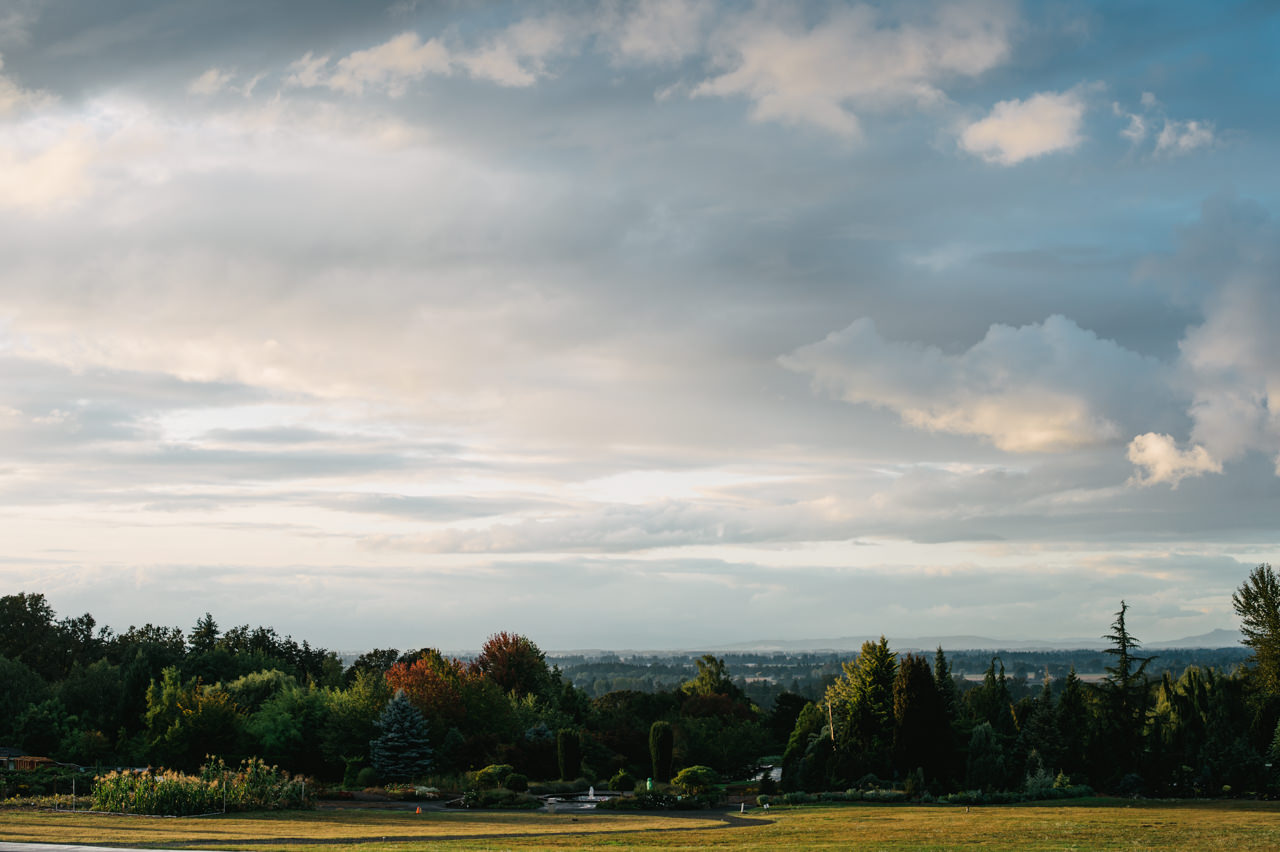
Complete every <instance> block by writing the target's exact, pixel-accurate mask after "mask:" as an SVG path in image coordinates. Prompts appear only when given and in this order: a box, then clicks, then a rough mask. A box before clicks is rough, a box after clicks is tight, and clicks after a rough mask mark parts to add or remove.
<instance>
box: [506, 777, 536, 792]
mask: <svg viewBox="0 0 1280 852" xmlns="http://www.w3.org/2000/svg"><path fill="white" fill-rule="evenodd" d="M502 786H504V787H506V788H507V789H508V790H511V791H512V792H514V793H523V792H525V791H526V790H528V789H529V779H528V778H527V777H526V776H524V775H521V774H520V773H519V772H512V773H511V774H510V775H508V776H507V780H506V781H505V782H503V785H502Z"/></svg>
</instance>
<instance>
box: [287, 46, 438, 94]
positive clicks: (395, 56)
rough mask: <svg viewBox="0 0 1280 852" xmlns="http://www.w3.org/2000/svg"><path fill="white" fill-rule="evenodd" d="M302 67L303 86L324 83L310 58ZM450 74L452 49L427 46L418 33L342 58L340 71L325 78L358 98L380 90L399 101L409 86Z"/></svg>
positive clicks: (305, 58) (302, 60) (300, 75)
mask: <svg viewBox="0 0 1280 852" xmlns="http://www.w3.org/2000/svg"><path fill="white" fill-rule="evenodd" d="M298 63H300V65H299V68H298V72H297V74H296V75H295V76H296V77H297V79H298V80H299V81H300V82H301V81H304V80H308V79H316V80H317V81H319V80H321V79H322V78H321V71H320V68H317V67H316V60H314V59H312V58H311V57H310V54H308V55H307V56H304V57H303V58H302V59H300V60H298ZM449 71H450V55H449V49H448V48H447V47H445V46H444V44H443V43H442V42H441V41H440V39H438V38H432V39H428V40H427V41H425V42H424V41H422V39H421V38H420V37H419V36H418V34H417V33H412V32H404V33H400V34H399V35H397V36H395V37H394V38H391V39H389V40H388V41H385V42H383V43H382V44H379V45H377V46H375V47H371V48H368V49H366V50H357V51H354V52H353V53H350V54H348V55H347V56H344V57H342V58H341V59H339V60H338V65H337V68H335V69H334V71H333V72H332V73H331V74H329V75H328V76H327V78H324V85H326V86H328V87H329V88H331V89H336V90H337V91H340V92H348V93H350V94H356V95H358V94H362V93H363V92H364V90H365V88H366V87H370V88H380V89H383V90H384V91H386V92H387V94H389V95H391V96H392V97H396V96H398V95H402V94H404V91H405V88H406V86H408V84H409V83H411V82H413V81H415V80H420V79H422V78H423V77H425V76H426V75H427V74H428V73H434V74H448V73H449Z"/></svg>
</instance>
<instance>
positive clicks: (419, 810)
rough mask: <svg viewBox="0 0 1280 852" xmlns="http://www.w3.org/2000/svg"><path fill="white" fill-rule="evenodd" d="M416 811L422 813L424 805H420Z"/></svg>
mask: <svg viewBox="0 0 1280 852" xmlns="http://www.w3.org/2000/svg"><path fill="white" fill-rule="evenodd" d="M414 813H415V814H420V813H422V807H421V806H419V807H418V809H417V810H416V811H414Z"/></svg>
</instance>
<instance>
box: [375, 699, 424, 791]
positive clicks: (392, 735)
mask: <svg viewBox="0 0 1280 852" xmlns="http://www.w3.org/2000/svg"><path fill="white" fill-rule="evenodd" d="M378 730H379V731H380V732H381V733H380V734H379V736H378V738H377V739H374V740H370V741H369V758H370V759H371V760H372V761H373V768H374V769H376V770H377V771H378V774H379V775H381V776H382V777H383V778H385V779H387V780H389V781H409V780H411V779H413V778H416V777H418V776H421V775H425V774H426V773H427V772H428V771H429V770H430V769H431V746H430V745H428V744H427V735H428V731H427V720H426V719H424V718H423V717H422V714H421V713H419V712H418V708H416V707H414V706H413V704H411V703H410V702H409V698H408V696H406V695H405V694H404V690H403V689H400V690H396V694H395V695H394V696H393V697H392V699H391V700H390V701H388V702H387V706H386V709H385V710H383V711H382V716H381V717H379V719H378Z"/></svg>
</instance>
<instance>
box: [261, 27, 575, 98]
mask: <svg viewBox="0 0 1280 852" xmlns="http://www.w3.org/2000/svg"><path fill="white" fill-rule="evenodd" d="M586 32H587V29H586V23H585V22H583V23H579V22H575V21H573V20H572V19H569V18H564V17H559V16H544V17H529V18H525V19H522V20H520V21H517V22H515V23H513V24H511V25H510V26H508V27H506V28H504V29H502V30H500V31H498V32H496V33H494V34H492V35H490V36H488V37H487V38H485V39H483V40H482V41H481V42H480V43H479V44H478V45H475V46H470V47H469V46H466V45H463V44H460V43H457V42H456V41H449V40H446V39H445V38H443V37H440V36H434V37H432V38H429V39H426V40H425V41H424V40H423V38H422V36H420V35H419V34H418V33H415V32H411V31H406V32H402V33H400V34H398V35H396V36H393V37H392V38H390V39H388V40H387V41H385V42H383V43H382V44H378V45H375V46H373V47H370V48H366V49H363V50H356V51H353V52H352V53H349V54H347V55H346V56H343V57H341V58H340V59H338V61H337V62H336V63H334V64H333V66H332V67H330V57H329V56H316V55H314V54H313V53H310V52H308V53H306V54H305V55H303V56H302V57H301V58H300V59H298V60H296V61H294V62H293V63H292V64H291V65H290V66H289V71H290V73H289V76H288V77H287V78H286V83H287V84H288V85H292V86H299V87H316V86H327V87H328V88H330V89H333V90H335V91H339V92H345V93H347V94H353V95H360V94H364V92H365V91H366V90H375V91H383V92H386V93H387V94H388V95H390V96H391V97H400V96H402V95H403V94H404V93H405V92H406V91H407V89H408V87H409V85H410V84H412V83H415V82H417V81H419V80H422V79H423V78H424V77H426V76H427V75H429V74H436V75H441V76H448V75H451V74H454V73H459V72H461V73H465V74H467V75H469V76H471V77H473V78H475V79H478V80H488V81H489V82H492V83H497V84H498V85H500V86H509V87H525V86H531V85H533V84H534V83H535V82H537V81H538V80H539V79H541V78H543V77H546V76H548V75H549V74H550V71H549V69H548V67H547V63H548V62H549V61H551V60H552V59H554V58H555V57H557V56H559V55H561V54H562V53H564V52H566V51H567V50H568V49H569V48H570V47H571V46H574V45H576V44H578V43H579V41H580V39H581V37H582V36H583V35H584V34H585V33H586Z"/></svg>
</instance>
